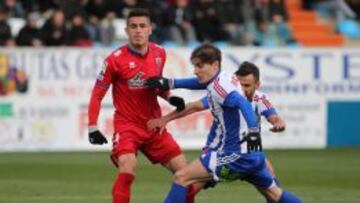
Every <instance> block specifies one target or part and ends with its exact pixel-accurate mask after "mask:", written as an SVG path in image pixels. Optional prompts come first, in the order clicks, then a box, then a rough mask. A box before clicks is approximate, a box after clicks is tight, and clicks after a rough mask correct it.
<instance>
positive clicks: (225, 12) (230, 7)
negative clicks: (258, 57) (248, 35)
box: [217, 0, 244, 45]
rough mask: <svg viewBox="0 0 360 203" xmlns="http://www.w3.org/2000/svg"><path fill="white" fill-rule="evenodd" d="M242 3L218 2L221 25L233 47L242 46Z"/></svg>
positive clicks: (233, 0)
mask: <svg viewBox="0 0 360 203" xmlns="http://www.w3.org/2000/svg"><path fill="white" fill-rule="evenodd" d="M241 6H242V1H237V0H218V5H217V8H218V9H219V13H221V14H222V15H220V19H221V24H222V26H223V29H224V30H225V32H226V33H227V35H228V36H229V37H230V42H231V43H232V44H234V45H241V44H244V39H243V38H244V36H243V35H244V26H243V23H244V20H243V16H242V15H243V14H242V12H241Z"/></svg>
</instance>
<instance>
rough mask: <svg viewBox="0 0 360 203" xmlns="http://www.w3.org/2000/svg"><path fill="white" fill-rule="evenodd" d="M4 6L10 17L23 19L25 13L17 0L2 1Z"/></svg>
mask: <svg viewBox="0 0 360 203" xmlns="http://www.w3.org/2000/svg"><path fill="white" fill-rule="evenodd" d="M4 6H5V7H6V8H7V9H8V10H9V16H10V17H12V18H25V16H26V12H25V10H24V8H23V6H22V4H21V3H20V2H18V1H17V0H4Z"/></svg>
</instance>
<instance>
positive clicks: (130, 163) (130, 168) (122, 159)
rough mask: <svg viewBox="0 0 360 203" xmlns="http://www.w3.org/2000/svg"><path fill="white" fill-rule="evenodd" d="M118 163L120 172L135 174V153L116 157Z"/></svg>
mask: <svg viewBox="0 0 360 203" xmlns="http://www.w3.org/2000/svg"><path fill="white" fill-rule="evenodd" d="M118 165H119V171H120V173H130V174H133V175H134V174H135V168H136V156H135V154H125V155H121V156H119V158H118Z"/></svg>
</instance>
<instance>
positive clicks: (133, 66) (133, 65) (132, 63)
mask: <svg viewBox="0 0 360 203" xmlns="http://www.w3.org/2000/svg"><path fill="white" fill-rule="evenodd" d="M129 68H130V69H134V68H136V63H135V62H134V61H130V62H129Z"/></svg>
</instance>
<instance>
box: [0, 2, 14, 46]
mask: <svg viewBox="0 0 360 203" xmlns="http://www.w3.org/2000/svg"><path fill="white" fill-rule="evenodd" d="M7 20H8V10H7V9H6V8H5V7H0V46H8V45H9V44H13V41H14V40H13V39H12V35H11V29H10V25H9V24H8V22H7ZM11 41H12V42H11Z"/></svg>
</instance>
